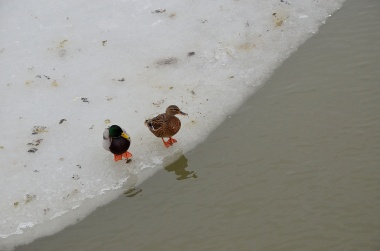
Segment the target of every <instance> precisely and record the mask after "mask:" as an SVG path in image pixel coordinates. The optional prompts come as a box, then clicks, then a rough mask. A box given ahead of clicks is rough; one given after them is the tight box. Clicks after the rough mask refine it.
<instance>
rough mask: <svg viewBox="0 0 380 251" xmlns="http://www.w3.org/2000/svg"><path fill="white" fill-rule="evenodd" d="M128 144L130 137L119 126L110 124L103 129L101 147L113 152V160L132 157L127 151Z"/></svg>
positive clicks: (129, 143)
mask: <svg viewBox="0 0 380 251" xmlns="http://www.w3.org/2000/svg"><path fill="white" fill-rule="evenodd" d="M130 145H131V138H130V137H129V135H128V134H127V133H126V131H125V130H124V129H122V128H121V127H120V126H118V125H112V126H110V127H109V128H106V129H105V130H104V132H103V147H104V149H106V150H107V151H110V152H111V153H113V154H114V159H115V161H119V160H122V159H123V157H124V158H126V159H127V160H128V159H129V158H131V157H132V154H131V153H130V152H128V151H127V150H128V149H129V146H130Z"/></svg>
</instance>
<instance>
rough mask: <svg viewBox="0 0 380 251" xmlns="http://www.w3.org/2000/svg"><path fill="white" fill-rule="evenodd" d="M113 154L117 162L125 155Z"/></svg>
mask: <svg viewBox="0 0 380 251" xmlns="http://www.w3.org/2000/svg"><path fill="white" fill-rule="evenodd" d="M113 156H114V160H115V162H117V161H119V160H122V159H123V156H122V155H116V154H114V155H113Z"/></svg>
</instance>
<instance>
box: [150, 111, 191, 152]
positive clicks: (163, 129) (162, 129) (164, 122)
mask: <svg viewBox="0 0 380 251" xmlns="http://www.w3.org/2000/svg"><path fill="white" fill-rule="evenodd" d="M176 114H180V115H187V114H186V113H184V112H182V111H181V110H180V109H179V108H178V106H176V105H171V106H169V107H168V108H167V109H166V112H165V113H162V114H160V115H158V116H156V117H154V118H152V119H147V120H145V125H146V126H147V127H148V128H149V130H150V131H151V132H152V133H153V134H154V135H156V137H159V138H161V139H162V141H163V142H164V145H165V147H169V146H171V145H173V144H174V143H176V142H177V140H175V139H173V138H172V137H173V136H174V135H175V134H176V133H177V132H178V131H179V129H181V121H180V120H179V119H178V118H177V117H176V116H175V115H176ZM164 138H169V140H168V141H165V140H164Z"/></svg>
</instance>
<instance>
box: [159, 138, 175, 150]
mask: <svg viewBox="0 0 380 251" xmlns="http://www.w3.org/2000/svg"><path fill="white" fill-rule="evenodd" d="M161 139H162V142H164V145H165V147H166V148H168V147H169V146H171V145H172V144H171V143H170V141H169V140H168V142H166V141H165V140H164V138H161Z"/></svg>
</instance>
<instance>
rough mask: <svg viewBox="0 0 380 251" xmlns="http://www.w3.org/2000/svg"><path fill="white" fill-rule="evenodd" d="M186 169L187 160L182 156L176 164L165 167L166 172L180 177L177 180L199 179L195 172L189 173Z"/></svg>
mask: <svg viewBox="0 0 380 251" xmlns="http://www.w3.org/2000/svg"><path fill="white" fill-rule="evenodd" d="M186 167H187V158H186V157H185V156H183V155H182V156H181V157H180V158H179V159H178V160H177V161H176V162H174V163H173V164H171V165H169V166H167V167H165V170H166V171H168V172H174V173H175V174H176V175H177V176H178V177H177V180H185V179H189V178H198V176H197V174H196V173H195V172H194V171H187V170H186Z"/></svg>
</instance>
